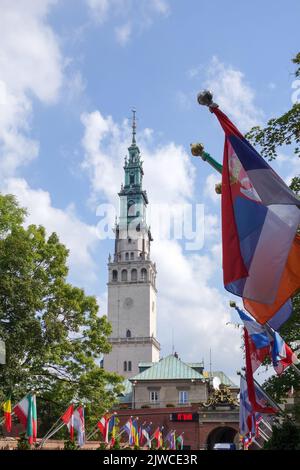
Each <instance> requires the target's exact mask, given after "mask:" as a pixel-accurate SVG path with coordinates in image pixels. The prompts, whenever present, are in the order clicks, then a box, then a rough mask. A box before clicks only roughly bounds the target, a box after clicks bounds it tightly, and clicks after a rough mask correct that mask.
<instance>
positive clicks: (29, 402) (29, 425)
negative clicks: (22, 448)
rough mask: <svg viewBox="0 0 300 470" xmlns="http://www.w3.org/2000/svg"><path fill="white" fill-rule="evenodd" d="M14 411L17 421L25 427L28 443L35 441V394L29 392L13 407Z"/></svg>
mask: <svg viewBox="0 0 300 470" xmlns="http://www.w3.org/2000/svg"><path fill="white" fill-rule="evenodd" d="M14 412H15V414H16V415H17V417H18V418H19V421H20V422H21V423H22V424H23V426H24V428H25V429H26V436H27V437H28V441H29V444H32V443H33V442H36V437H37V412H36V396H35V395H32V394H31V393H29V394H28V395H27V396H26V397H24V398H23V400H21V401H20V402H19V403H17V404H16V406H15V407H14Z"/></svg>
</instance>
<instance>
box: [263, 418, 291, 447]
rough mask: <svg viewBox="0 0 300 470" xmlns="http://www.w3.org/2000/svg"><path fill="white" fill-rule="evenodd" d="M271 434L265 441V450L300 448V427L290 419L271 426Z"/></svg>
mask: <svg viewBox="0 0 300 470" xmlns="http://www.w3.org/2000/svg"><path fill="white" fill-rule="evenodd" d="M272 431H273V433H272V436H271V438H270V439H269V441H267V442H265V444H264V449H267V450H300V429H299V427H297V426H296V425H295V424H294V423H292V422H291V421H283V423H282V424H280V425H278V424H276V425H274V426H272Z"/></svg>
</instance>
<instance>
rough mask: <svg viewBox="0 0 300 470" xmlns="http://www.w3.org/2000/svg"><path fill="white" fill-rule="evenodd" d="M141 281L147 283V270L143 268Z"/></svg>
mask: <svg viewBox="0 0 300 470" xmlns="http://www.w3.org/2000/svg"><path fill="white" fill-rule="evenodd" d="M141 279H142V282H147V269H145V268H142V270H141Z"/></svg>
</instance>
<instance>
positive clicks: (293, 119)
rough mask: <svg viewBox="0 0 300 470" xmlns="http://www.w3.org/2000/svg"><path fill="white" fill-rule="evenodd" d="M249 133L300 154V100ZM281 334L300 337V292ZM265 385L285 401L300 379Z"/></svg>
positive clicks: (270, 147) (274, 152)
mask: <svg viewBox="0 0 300 470" xmlns="http://www.w3.org/2000/svg"><path fill="white" fill-rule="evenodd" d="M293 63H294V64H296V71H295V77H300V52H299V53H298V54H297V55H296V56H295V57H294V59H293ZM246 137H247V138H248V139H249V140H250V141H252V143H253V144H254V145H255V146H256V147H259V150H260V153H261V155H262V156H264V157H265V158H267V159H268V160H274V159H275V158H277V157H278V152H279V151H281V150H282V148H287V149H289V150H290V152H292V154H294V157H293V156H291V158H295V157H296V158H299V157H300V147H299V143H300V103H296V104H294V105H293V106H292V107H291V109H289V110H288V111H287V112H285V113H284V114H283V115H282V116H279V117H278V118H273V119H270V120H269V121H268V123H267V126H266V127H265V128H261V127H259V126H257V127H254V128H253V129H251V131H250V132H249V133H248V134H247V136H246ZM290 188H291V189H292V190H293V191H294V192H295V194H296V195H297V196H300V176H299V175H295V176H294V178H293V179H292V181H291V184H290ZM280 334H281V335H282V337H283V338H284V339H285V341H286V342H287V343H288V344H291V343H292V342H293V341H299V340H300V294H297V295H295V297H294V298H293V314H292V315H291V317H290V319H289V320H288V321H287V322H286V323H285V324H284V325H283V327H282V328H281V330H280ZM265 386H266V390H267V391H268V392H269V393H270V395H271V396H273V397H274V398H275V399H276V400H278V401H282V400H283V399H284V397H286V395H287V393H288V391H289V390H290V389H291V387H292V386H293V387H294V389H296V390H299V389H300V379H299V376H298V375H297V374H296V373H295V371H293V370H292V369H291V368H290V369H288V370H287V371H286V372H285V373H284V374H282V375H281V376H275V377H272V378H271V379H269V380H268V382H267V383H266V384H265ZM295 414H296V415H297V414H298V407H296V408H295Z"/></svg>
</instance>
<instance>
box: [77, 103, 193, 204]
mask: <svg viewBox="0 0 300 470" xmlns="http://www.w3.org/2000/svg"><path fill="white" fill-rule="evenodd" d="M81 121H82V123H83V125H84V137H83V139H82V145H83V149H84V152H85V157H84V161H83V167H84V168H85V169H86V170H87V171H88V173H89V176H90V180H91V185H92V191H93V193H94V194H97V193H98V194H99V193H100V194H102V195H104V196H105V197H106V198H107V199H108V200H109V201H110V202H115V201H116V194H117V192H118V191H119V189H120V185H121V182H122V181H123V171H122V161H121V156H125V155H126V154H127V148H128V146H129V144H130V132H131V130H130V127H129V123H128V120H125V121H123V123H122V124H116V123H115V122H114V121H113V119H112V118H111V116H108V117H107V118H105V117H103V116H102V114H101V113H100V111H94V112H92V113H85V114H83V115H82V116H81ZM153 138H154V136H153V131H152V130H150V129H145V130H142V131H140V132H139V134H138V145H139V146H140V148H141V149H142V160H143V161H144V170H145V182H144V186H145V187H146V188H147V189H148V191H149V197H150V199H151V202H153V203H163V202H165V203H169V204H173V203H182V202H185V201H186V200H187V199H189V198H191V196H192V194H193V189H194V178H195V168H194V166H193V165H192V163H191V158H190V156H189V155H188V154H187V153H186V152H185V150H184V149H183V147H182V146H178V145H176V144H175V143H174V142H170V143H167V144H164V145H160V146H157V147H154V148H153V146H152V142H153ZM170 171H171V177H170Z"/></svg>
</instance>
